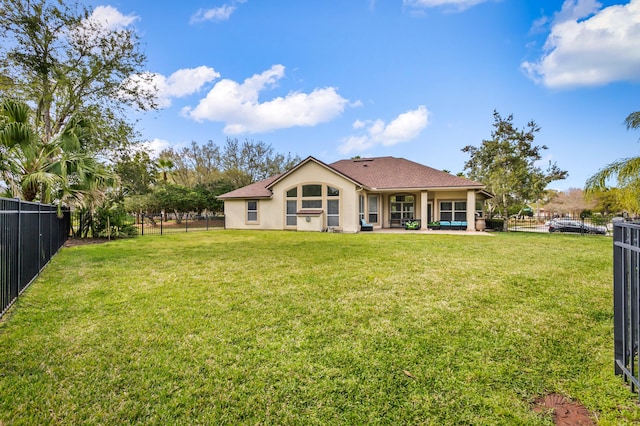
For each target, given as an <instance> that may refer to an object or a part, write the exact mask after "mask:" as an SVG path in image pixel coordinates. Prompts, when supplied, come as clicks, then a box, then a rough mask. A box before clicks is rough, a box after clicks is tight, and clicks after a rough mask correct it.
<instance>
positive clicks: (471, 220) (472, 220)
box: [467, 189, 476, 231]
mask: <svg viewBox="0 0 640 426" xmlns="http://www.w3.org/2000/svg"><path fill="white" fill-rule="evenodd" d="M475 230H476V191H474V190H473V189H468V190H467V231H475Z"/></svg>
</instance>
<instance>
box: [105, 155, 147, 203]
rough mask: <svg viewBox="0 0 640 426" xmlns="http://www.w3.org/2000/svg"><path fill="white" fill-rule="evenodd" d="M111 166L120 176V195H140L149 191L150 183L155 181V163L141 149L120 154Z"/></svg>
mask: <svg viewBox="0 0 640 426" xmlns="http://www.w3.org/2000/svg"><path fill="white" fill-rule="evenodd" d="M113 168H114V171H115V173H116V174H117V175H118V176H119V177H120V193H121V195H122V196H131V195H142V194H147V193H149V192H151V185H152V184H154V183H155V181H156V174H157V173H158V169H157V166H156V163H155V162H153V161H152V160H151V158H149V154H148V153H146V152H143V151H138V152H135V153H133V154H129V153H124V154H122V155H121V156H120V157H119V158H118V160H117V161H116V162H115V164H114V165H113Z"/></svg>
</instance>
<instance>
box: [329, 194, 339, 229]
mask: <svg viewBox="0 0 640 426" xmlns="http://www.w3.org/2000/svg"><path fill="white" fill-rule="evenodd" d="M327 226H340V200H327Z"/></svg>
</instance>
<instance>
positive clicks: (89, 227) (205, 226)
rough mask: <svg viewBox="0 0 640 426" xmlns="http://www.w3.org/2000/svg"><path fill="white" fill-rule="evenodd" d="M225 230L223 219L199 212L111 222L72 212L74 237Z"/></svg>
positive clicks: (154, 215)
mask: <svg viewBox="0 0 640 426" xmlns="http://www.w3.org/2000/svg"><path fill="white" fill-rule="evenodd" d="M223 228H224V216H217V215H214V214H199V213H175V212H173V213H154V214H149V213H145V214H137V215H126V217H119V218H114V219H113V220H112V221H111V222H110V223H108V221H107V220H105V218H103V217H99V215H98V214H95V213H94V214H93V215H90V214H89V213H86V212H72V214H71V230H72V232H73V235H74V237H80V238H86V237H91V238H118V237H122V236H143V235H165V234H173V233H179V232H195V231H209V230H213V229H223Z"/></svg>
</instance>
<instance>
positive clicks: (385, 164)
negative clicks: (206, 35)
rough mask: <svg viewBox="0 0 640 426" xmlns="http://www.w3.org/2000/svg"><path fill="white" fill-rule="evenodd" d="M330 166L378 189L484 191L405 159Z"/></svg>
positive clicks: (444, 173) (481, 186) (365, 160)
mask: <svg viewBox="0 0 640 426" xmlns="http://www.w3.org/2000/svg"><path fill="white" fill-rule="evenodd" d="M329 166H330V167H332V168H333V169H335V170H337V171H339V172H340V173H342V174H344V175H346V176H349V177H350V178H351V179H353V180H355V181H357V182H359V183H361V184H362V185H365V186H367V187H369V188H376V189H400V188H457V187H463V188H484V185H482V184H481V183H478V182H474V181H472V180H469V179H466V178H463V177H459V176H455V175H452V174H450V173H447V172H443V171H442V170H437V169H434V168H431V167H428V166H425V165H422V164H419V163H416V162H413V161H409V160H406V159H404V158H396V157H376V158H358V159H351V160H340V161H337V162H335V163H332V164H330V165H329Z"/></svg>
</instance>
